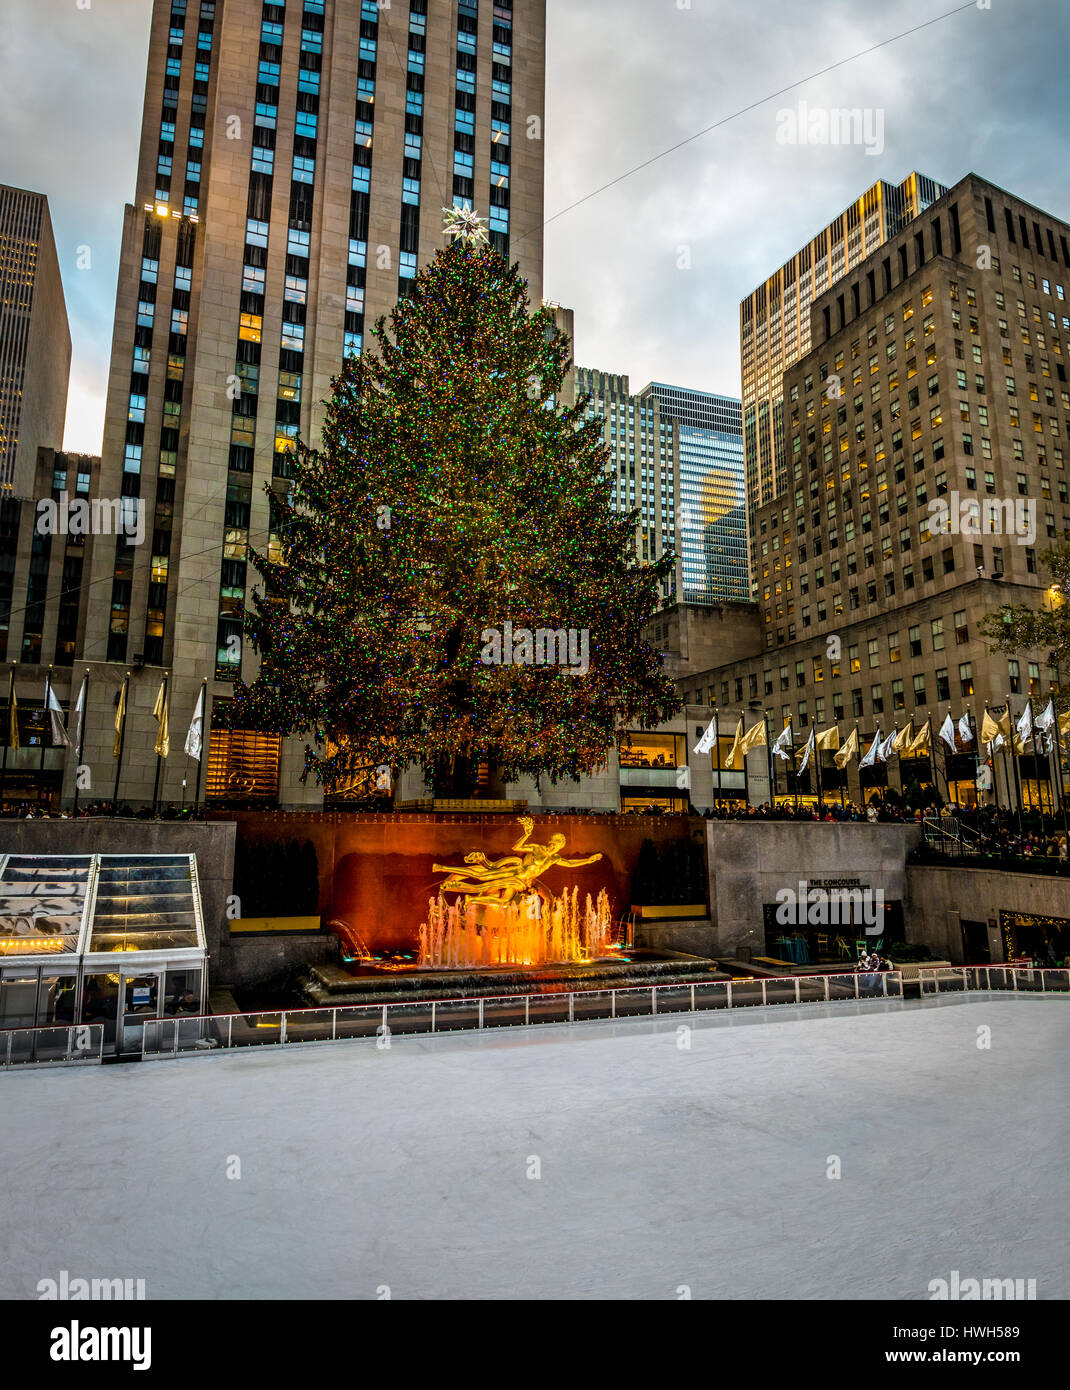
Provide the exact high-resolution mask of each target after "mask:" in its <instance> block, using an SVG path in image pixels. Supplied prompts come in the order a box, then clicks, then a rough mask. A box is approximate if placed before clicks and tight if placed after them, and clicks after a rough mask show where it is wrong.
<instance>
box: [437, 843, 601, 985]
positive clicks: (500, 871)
mask: <svg viewBox="0 0 1070 1390" xmlns="http://www.w3.org/2000/svg"><path fill="white" fill-rule="evenodd" d="M520 824H521V826H522V827H523V829H524V833H523V835H521V837H520V839H519V840H518V841H517V842H516V844H515V845H514V846H513V854H512V855H510V856H508V857H507V858H505V859H497V860H489V859H488V858H487V857H486V855H485V854H483V853H482V852H479V851H477V852H475V853H472V854H466V855H465V857H464V867H463V868H461V867H451V866H450V865H446V864H435V865H434V870H435V872H436V873H444V874H446V875H448V877H447V878H446V881H445V882H444V883H443V884H442V885H441V887H440V888H439V891H438V895H437V896H436V897H433V898H431V899H430V900H429V901H428V908H427V920H426V921H425V922H421V923H420V953H419V962H420V965H421V967H423V968H425V969H437V970H458V969H469V970H470V969H473V968H487V967H490V966H503V965H512V966H518V965H523V966H531V965H553V964H574V963H582V962H585V961H592V960H598V959H599V958H601V957H604V956H606V955H608V954H609V953H610V952H609V946H610V936H611V933H612V930H613V914H612V909H611V907H610V902H609V896H608V894H607V893H606V891H605V889H602V891H601V892H600V893H599V894H598V898H597V900H596V901H595V902H594V903H592V901H591V895H590V894H589V893H588V894H587V895H586V900H585V903H584V907H583V910H582V912H581V911H580V906H579V889H578V888H573V889H572V891H571V893H570V892H569V890H568V889H567V888H566V889H565V890H564V892H563V893H560V894H557V895H554V894H551V893H550V892H549V891H548V890H547V889H546V888H545V887H543V886H542V884H541V883H539V881H538V880H539V879H540V878H541V876H542V874H543V873H544V872H545V871H546V870H547V869H549V868H577V867H579V866H580V865H583V864H593V863H595V862H596V861H597V860H599V859H601V857H602V856H601V855H600V854H592V855H588V856H587V858H585V859H563V858H562V857H561V851H562V850H563V849H564V846H565V837H564V835H553V836H551V838H550V842H549V844H546V845H540V844H536V843H534V842H533V841H532V839H531V834H532V831H533V829H534V821H533V820H532V819H531V818H530V816H523V817H521V819H520ZM448 892H457V893H458V894H459V895H460V896H458V897H457V898H455V899H454V900H453V901H452V902H450V901H449V900H448V898H447V897H446V894H447V893H448Z"/></svg>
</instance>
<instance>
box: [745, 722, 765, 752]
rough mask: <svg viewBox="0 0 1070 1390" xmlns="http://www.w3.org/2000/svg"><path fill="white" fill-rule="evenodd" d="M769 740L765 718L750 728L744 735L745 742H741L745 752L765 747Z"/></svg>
mask: <svg viewBox="0 0 1070 1390" xmlns="http://www.w3.org/2000/svg"><path fill="white" fill-rule="evenodd" d="M768 742H769V740H768V738H767V737H766V730H765V720H764V719H759V721H758V723H757V724H755V725H753V727H752V728H750V729H748V730H747V732H746V734H745V735H744V738H743V742H742V743H741V744H740V747H741V748H742V750H743V752H744V754H746V753H749V752H750V751H751V750H752V749H754V748H764V747H766V746H767V744H768Z"/></svg>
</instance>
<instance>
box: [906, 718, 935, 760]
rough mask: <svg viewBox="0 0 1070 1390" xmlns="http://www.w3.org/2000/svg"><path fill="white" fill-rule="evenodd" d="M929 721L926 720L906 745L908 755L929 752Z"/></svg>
mask: <svg viewBox="0 0 1070 1390" xmlns="http://www.w3.org/2000/svg"><path fill="white" fill-rule="evenodd" d="M929 747H930V743H929V721H928V720H926V721H925V723H924V724H923V725H922V726H921V728H920V729H919V730H918V732H917V733H916V734H915V735H914V737H913V738H912V739H911V740H910V743H909V744H908V745H907V752H908V753H927V752H928V751H929Z"/></svg>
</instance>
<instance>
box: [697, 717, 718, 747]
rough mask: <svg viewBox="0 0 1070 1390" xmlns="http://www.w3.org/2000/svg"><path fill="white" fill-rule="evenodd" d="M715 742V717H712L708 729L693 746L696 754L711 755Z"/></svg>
mask: <svg viewBox="0 0 1070 1390" xmlns="http://www.w3.org/2000/svg"><path fill="white" fill-rule="evenodd" d="M716 742H717V716H716V715H714V716H713V718H712V719H711V720H710V723H709V728H707V730H706V731H705V733H704V734H703V735H702V737H701V738H700V739H699V741H698V743H696V744H695V749H694V751H695V752H696V753H712V752H713V745H714V744H715V743H716Z"/></svg>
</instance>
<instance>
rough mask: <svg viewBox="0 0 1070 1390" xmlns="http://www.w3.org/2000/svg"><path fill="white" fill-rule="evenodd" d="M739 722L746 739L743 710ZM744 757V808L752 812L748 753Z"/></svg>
mask: <svg viewBox="0 0 1070 1390" xmlns="http://www.w3.org/2000/svg"><path fill="white" fill-rule="evenodd" d="M739 722H740V727H741V728H742V730H743V737H744V738H746V736H747V717H746V714H745V712H744V711H742V710H741V711H740V716H739ZM742 757H743V807H744V810H746V811H749V810H750V778H749V777H748V776H747V754H746V753H743V754H742Z"/></svg>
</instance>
